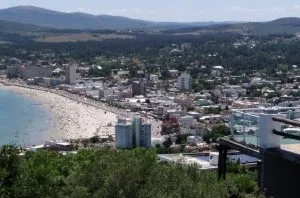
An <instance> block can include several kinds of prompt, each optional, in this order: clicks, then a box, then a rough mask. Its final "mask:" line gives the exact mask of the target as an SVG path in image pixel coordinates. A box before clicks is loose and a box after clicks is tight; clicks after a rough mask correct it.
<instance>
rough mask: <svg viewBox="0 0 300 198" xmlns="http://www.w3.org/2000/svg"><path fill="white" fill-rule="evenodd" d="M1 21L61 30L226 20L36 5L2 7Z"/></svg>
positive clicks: (182, 25) (180, 25) (156, 26)
mask: <svg viewBox="0 0 300 198" xmlns="http://www.w3.org/2000/svg"><path fill="white" fill-rule="evenodd" d="M0 20H4V21H11V22H18V23H24V24H34V25H37V26H44V27H50V28H57V29H81V30H82V29H112V30H117V29H158V30H160V29H178V28H186V27H191V26H192V27H194V26H207V25H213V24H219V23H223V22H218V23H216V22H195V23H176V22H152V21H145V20H138V19H130V18H126V17H119V16H109V15H91V14H85V13H78V12H76V13H63V12H57V11H52V10H47V9H43V8H38V7H33V6H18V7H12V8H7V9H1V10H0ZM224 23H230V22H224Z"/></svg>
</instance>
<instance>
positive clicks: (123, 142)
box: [116, 116, 151, 148]
mask: <svg viewBox="0 0 300 198" xmlns="http://www.w3.org/2000/svg"><path fill="white" fill-rule="evenodd" d="M116 147H117V148H135V147H151V124H148V123H143V121H142V119H141V117H140V116H135V117H134V118H133V120H129V119H124V118H119V119H118V123H117V125H116Z"/></svg>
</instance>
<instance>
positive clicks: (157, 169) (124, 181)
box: [0, 146, 260, 198]
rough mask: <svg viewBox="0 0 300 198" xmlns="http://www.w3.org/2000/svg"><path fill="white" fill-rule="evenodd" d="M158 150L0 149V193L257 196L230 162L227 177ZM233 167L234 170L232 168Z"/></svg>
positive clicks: (241, 171)
mask: <svg viewBox="0 0 300 198" xmlns="http://www.w3.org/2000/svg"><path fill="white" fill-rule="evenodd" d="M157 160H158V159H157V155H156V152H155V150H145V149H137V150H130V151H129V150H81V151H79V153H78V154H69V155H62V154H58V153H54V152H48V151H42V152H37V153H26V155H24V156H19V152H18V150H17V149H16V148H14V147H11V146H4V147H2V148H1V150H0V197H7V198H8V197H22V198H24V197H70V198H71V197H76V198H80V197H82V198H86V197H128V198H134V197H143V198H147V197H193V198H194V197H218V198H221V197H259V196H260V195H259V194H257V187H256V182H255V181H254V180H253V177H252V176H251V175H250V174H249V173H248V172H247V171H246V170H245V169H243V168H237V167H235V166H231V168H229V171H230V172H231V173H230V174H228V177H227V179H226V180H225V181H218V180H217V178H216V173H215V171H213V172H209V171H208V172H207V171H206V172H201V173H200V172H199V169H198V167H196V166H182V165H178V164H165V163H159V162H158V161H157ZM231 170H232V171H231Z"/></svg>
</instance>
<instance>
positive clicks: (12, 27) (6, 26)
mask: <svg viewBox="0 0 300 198" xmlns="http://www.w3.org/2000/svg"><path fill="white" fill-rule="evenodd" d="M41 30H47V28H45V27H39V26H36V25H30V24H23V23H16V22H8V21H2V20H0V32H3V33H20V32H35V31H41Z"/></svg>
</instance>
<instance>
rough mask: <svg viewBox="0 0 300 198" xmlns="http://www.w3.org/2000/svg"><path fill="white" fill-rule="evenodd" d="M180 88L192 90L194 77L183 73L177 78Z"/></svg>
mask: <svg viewBox="0 0 300 198" xmlns="http://www.w3.org/2000/svg"><path fill="white" fill-rule="evenodd" d="M177 84H178V89H179V90H181V91H191V90H192V77H191V76H190V75H189V74H187V73H183V74H181V75H180V76H179V77H178V78H177Z"/></svg>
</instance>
